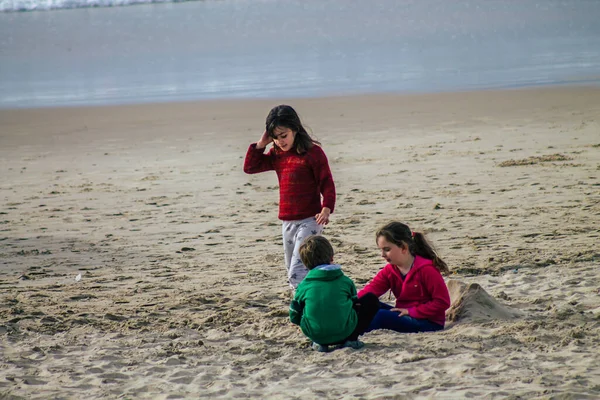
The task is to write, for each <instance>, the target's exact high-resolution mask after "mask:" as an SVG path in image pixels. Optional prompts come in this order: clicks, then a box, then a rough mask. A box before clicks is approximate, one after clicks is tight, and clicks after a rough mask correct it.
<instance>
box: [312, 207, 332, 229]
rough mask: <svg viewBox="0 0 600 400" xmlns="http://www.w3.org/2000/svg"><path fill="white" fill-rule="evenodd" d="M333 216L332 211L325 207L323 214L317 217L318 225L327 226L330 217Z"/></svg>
mask: <svg viewBox="0 0 600 400" xmlns="http://www.w3.org/2000/svg"><path fill="white" fill-rule="evenodd" d="M330 214H331V210H330V209H329V208H327V207H323V209H322V210H321V212H320V213H319V214H317V215H315V218H316V219H317V224H319V225H327V224H328V223H329V215H330Z"/></svg>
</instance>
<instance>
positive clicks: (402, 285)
mask: <svg viewBox="0 0 600 400" xmlns="http://www.w3.org/2000/svg"><path fill="white" fill-rule="evenodd" d="M375 238H376V240H377V246H378V247H379V249H380V250H381V256H382V257H383V258H384V259H385V260H386V261H387V262H388V264H387V265H386V266H385V267H384V268H383V269H382V270H381V271H379V273H378V274H377V275H375V277H374V278H373V280H372V281H371V282H369V284H367V286H365V287H364V289H363V290H361V291H360V292H359V293H358V297H359V298H360V297H362V296H364V295H365V294H367V293H373V294H374V295H376V296H377V297H379V296H381V295H383V294H384V293H385V292H387V291H388V290H391V291H392V293H393V294H394V297H396V305H395V307H391V306H389V305H387V304H385V303H381V302H380V307H381V308H380V309H379V311H378V312H377V314H376V315H375V317H374V318H373V320H372V321H371V324H370V325H369V328H368V329H367V332H368V331H372V330H374V329H391V330H394V331H397V332H428V331H437V330H441V329H444V323H445V321H446V310H447V309H448V308H449V307H450V295H449V293H448V288H447V286H446V283H445V282H444V278H443V277H442V273H444V274H447V273H449V270H448V266H447V265H446V263H445V262H444V261H443V260H442V259H440V258H439V257H438V256H437V254H436V253H435V251H434V250H433V248H432V247H431V245H430V244H429V243H428V242H427V240H426V239H425V236H424V235H423V234H422V233H420V232H411V230H410V228H409V227H408V226H406V225H405V224H403V223H400V222H391V223H389V224H387V225H386V226H384V227H383V228H381V229H379V230H378V231H377V233H376V235H375Z"/></svg>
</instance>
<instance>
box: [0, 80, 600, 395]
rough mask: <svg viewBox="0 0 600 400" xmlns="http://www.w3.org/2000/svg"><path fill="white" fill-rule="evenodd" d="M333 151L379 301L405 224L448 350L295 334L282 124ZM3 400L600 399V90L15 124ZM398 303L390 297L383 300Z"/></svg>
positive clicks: (109, 110)
mask: <svg viewBox="0 0 600 400" xmlns="http://www.w3.org/2000/svg"><path fill="white" fill-rule="evenodd" d="M279 103H289V104H291V105H292V106H294V107H295V108H296V109H297V110H298V111H299V113H300V114H301V116H302V117H303V119H304V122H305V123H306V124H307V125H308V126H309V127H310V128H312V131H313V133H314V135H315V136H316V137H317V138H318V139H319V140H321V142H322V143H323V147H324V149H325V152H326V154H327V155H328V157H329V161H330V165H331V168H332V172H333V176H334V179H335V181H336V185H337V190H338V198H337V208H336V211H335V213H334V214H333V216H332V222H331V224H330V225H328V226H327V228H326V230H325V232H324V234H325V236H326V237H328V238H329V239H330V240H331V241H332V243H333V244H334V247H335V250H336V252H337V254H336V260H335V261H336V262H338V263H340V264H342V266H343V268H344V270H345V272H346V273H347V275H349V276H350V277H351V278H352V279H354V281H355V282H356V285H357V287H358V288H359V289H360V288H361V287H362V286H363V285H364V284H365V283H366V282H368V281H369V279H370V278H371V277H372V276H374V275H375V273H376V272H377V271H378V270H379V268H381V267H382V266H383V265H384V262H383V260H382V259H381V257H380V256H379V253H378V251H377V248H376V245H375V241H374V232H375V229H376V228H377V227H379V226H380V225H382V224H384V223H386V222H388V221H390V220H401V221H404V222H406V223H408V224H409V225H410V226H411V227H412V228H413V229H414V230H420V231H424V232H426V233H427V234H428V236H429V238H430V239H431V241H432V242H433V243H434V244H435V245H436V247H437V249H438V251H439V253H440V255H441V256H442V257H443V258H444V259H445V260H446V261H447V262H448V264H449V266H450V268H451V269H452V271H453V274H452V275H451V276H449V277H448V284H449V286H450V289H451V293H452V298H453V302H454V304H453V306H452V308H451V309H450V310H449V311H448V325H447V329H446V330H444V331H442V332H439V333H426V334H398V333H394V332H388V331H381V332H375V333H370V334H367V335H365V336H363V341H364V342H365V343H366V345H365V347H364V348H363V349H361V350H358V351H357V350H352V349H342V350H337V351H334V352H332V353H326V354H323V353H317V352H314V351H312V350H311V349H310V348H309V342H308V340H307V339H306V338H304V336H303V335H302V334H301V332H300V330H299V328H298V327H296V326H294V325H292V324H291V323H290V322H289V320H288V304H289V294H288V290H287V286H286V282H285V268H284V266H283V250H282V247H281V232H280V229H281V228H280V222H279V221H278V220H277V202H278V187H277V179H276V177H275V174H274V173H264V174H258V175H245V174H244V173H243V171H242V163H243V158H244V155H245V152H246V149H247V147H248V145H249V144H250V143H251V142H253V141H256V140H257V139H258V138H259V137H260V134H261V132H262V129H263V126H264V119H265V116H266V114H267V113H268V111H269V109H270V108H271V107H272V106H274V105H277V104H279ZM0 171H1V174H0V348H1V351H0V397H1V398H6V399H20V398H23V399H50V398H53V399H61V398H65V399H81V398H86V399H104V398H124V399H138V398H147V399H177V398H211V397H221V398H255V399H260V398H285V399H313V398H331V399H337V398H357V399H417V398H435V399H464V398H477V399H479V398H485V399H500V398H502V399H520V398H527V399H530V398H536V399H537V398H539V399H597V398H600V246H599V243H600V88H598V87H588V88H586V87H562V88H560V87H559V88H544V89H527V90H509V91H494V92H485V91H484V92H476V93H448V94H435V95H433V94H432V95H411V96H397V95H373V96H358V97H338V98H321V99H300V100H284V99H282V100H278V101H273V100H252V101H212V102H198V103H179V104H153V105H136V106H122V107H116V106H115V107H94V108H65V109H37V110H2V111H0ZM382 299H383V300H385V301H389V302H391V301H393V299H392V298H390V297H389V295H387V294H386V295H384V297H383V298H382Z"/></svg>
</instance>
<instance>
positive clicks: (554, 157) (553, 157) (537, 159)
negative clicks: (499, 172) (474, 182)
mask: <svg viewBox="0 0 600 400" xmlns="http://www.w3.org/2000/svg"><path fill="white" fill-rule="evenodd" d="M572 159H573V158H571V157H569V156H565V155H564V154H559V153H556V154H549V155H545V156H531V157H528V158H524V159H522V160H506V161H503V162H501V163H500V164H498V166H499V167H514V166H519V165H535V164H539V163H545V162H552V161H570V160H572Z"/></svg>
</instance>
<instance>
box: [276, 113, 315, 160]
mask: <svg viewBox="0 0 600 400" xmlns="http://www.w3.org/2000/svg"><path fill="white" fill-rule="evenodd" d="M277 127H283V128H289V129H291V130H292V131H294V132H295V133H296V136H295V138H294V149H295V150H296V152H297V153H298V154H302V153H306V151H308V149H310V148H311V147H312V146H313V145H315V144H317V145H319V146H320V145H321V143H319V142H318V141H317V140H315V139H313V138H311V137H310V135H309V134H308V132H307V131H306V129H304V126H302V122H301V121H300V117H299V116H298V113H296V110H294V109H293V108H292V107H290V106H286V105H285V104H282V105H279V106H277V107H273V109H272V110H271V111H270V112H269V115H267V120H266V122H265V128H266V131H267V133H268V134H269V136H271V137H272V138H275V128H277ZM273 145H274V146H275V148H276V149H277V150H279V148H278V147H277V145H276V144H275V143H273Z"/></svg>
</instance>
